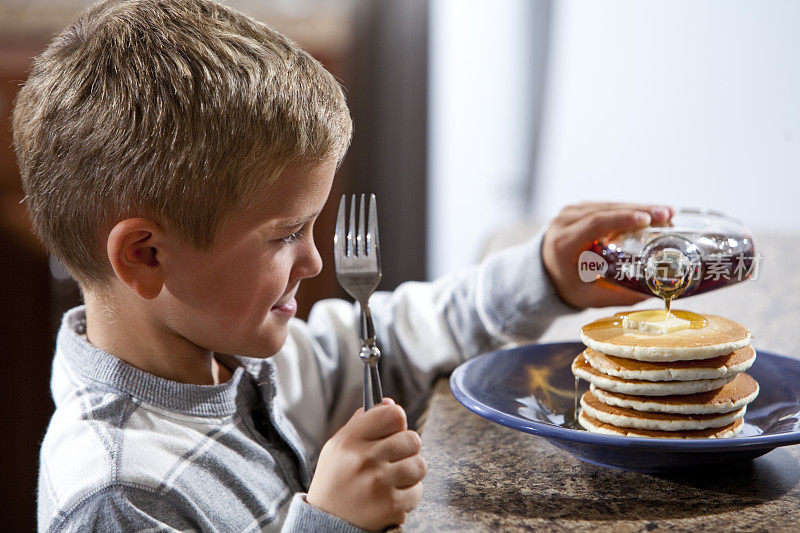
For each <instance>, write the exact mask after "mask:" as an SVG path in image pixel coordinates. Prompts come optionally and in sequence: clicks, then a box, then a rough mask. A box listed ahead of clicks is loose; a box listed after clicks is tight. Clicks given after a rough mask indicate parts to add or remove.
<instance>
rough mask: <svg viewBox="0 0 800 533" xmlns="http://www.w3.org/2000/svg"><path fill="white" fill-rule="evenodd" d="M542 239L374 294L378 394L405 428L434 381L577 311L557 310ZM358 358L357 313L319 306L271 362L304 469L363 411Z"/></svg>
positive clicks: (335, 303) (329, 303)
mask: <svg viewBox="0 0 800 533" xmlns="http://www.w3.org/2000/svg"><path fill="white" fill-rule="evenodd" d="M542 237H543V232H540V233H539V234H538V235H537V236H536V237H534V238H533V239H531V240H530V241H528V242H527V243H524V244H522V245H518V246H516V247H513V248H509V249H507V250H504V251H502V252H499V253H496V254H493V255H491V256H489V257H487V258H486V259H485V260H484V261H483V262H481V263H480V264H479V265H475V266H473V267H471V268H468V269H465V270H462V271H459V272H456V273H453V274H451V275H448V276H446V277H443V278H441V279H439V280H436V281H433V282H407V283H404V284H402V285H400V286H399V287H398V288H397V289H396V290H395V291H393V292H377V293H375V294H373V296H372V298H371V299H370V310H371V312H372V318H373V321H374V323H375V330H376V335H377V339H378V344H379V348H380V349H381V354H382V355H381V359H380V362H379V369H380V374H381V385H382V387H383V393H384V395H385V396H388V397H391V398H393V399H394V400H395V401H397V403H399V404H400V405H402V406H403V407H404V408H405V409H406V412H407V414H408V419H409V424H410V425H411V426H412V427H413V426H414V425H415V423H416V421H417V419H418V417H419V416H420V415H421V414H422V411H423V409H424V406H425V402H426V400H427V397H428V394H429V392H430V390H431V387H432V386H433V384H434V382H435V381H436V379H437V378H438V377H439V376H442V375H446V374H447V373H449V372H451V371H452V370H453V369H454V368H455V367H456V366H458V365H459V364H460V363H461V362H463V361H465V360H467V359H469V358H470V357H474V356H476V355H479V354H481V353H485V352H487V351H491V350H495V349H499V348H500V347H502V346H505V345H508V344H509V343H512V342H513V343H518V342H529V341H532V340H535V339H536V338H537V337H539V336H541V335H542V334H543V333H544V331H545V330H546V329H547V328H548V327H549V325H550V323H551V322H552V321H553V320H554V319H555V318H556V317H558V316H560V315H563V314H567V313H571V312H575V311H577V309H576V308H574V307H571V306H569V305H568V304H566V303H565V302H563V301H562V300H561V298H560V297H559V296H558V293H557V291H556V288H555V286H554V285H553V283H552V281H551V280H550V278H549V276H548V274H547V272H546V270H545V268H544V265H543V263H542V259H541V254H540V248H541V242H542ZM359 349H360V340H359V310H358V306H357V305H354V304H352V303H349V302H345V301H343V300H324V301H321V302H319V303H317V304H316V305H315V306H314V307H313V308H312V310H311V314H310V316H309V320H308V322H307V323H304V322H302V321H299V320H298V321H295V322H294V323H293V325H292V327H291V328H290V339H289V341H288V342H287V345H286V346H285V347H284V350H282V353H281V354H278V355H276V356H275V357H274V358H273V362H274V363H275V365H276V367H277V369H278V375H279V376H280V379H278V380H277V381H278V387H279V396H281V397H282V398H283V400H284V407H285V409H286V412H287V414H288V415H289V417H290V419H291V420H292V422H293V423H294V425H295V426H296V427H297V429H298V430H299V433H300V434H301V435H302V437H303V439H304V441H305V444H306V446H307V451H308V452H309V454H310V456H309V459H310V461H309V462H310V463H311V464H314V463H315V460H316V456H317V454H318V452H319V450H320V449H321V447H322V444H324V442H325V441H326V440H327V439H328V438H330V436H331V435H332V434H333V433H335V432H336V430H338V428H339V427H341V426H342V425H343V424H344V423H345V422H346V421H347V420H348V419H349V418H350V416H352V414H353V412H354V410H356V409H357V408H358V407H359V406H360V405H361V397H362V375H363V367H362V363H361V360H360V359H359V357H358V352H359Z"/></svg>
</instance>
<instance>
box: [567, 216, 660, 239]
mask: <svg viewBox="0 0 800 533" xmlns="http://www.w3.org/2000/svg"><path fill="white" fill-rule="evenodd" d="M651 220H652V217H651V216H650V213H646V212H644V211H634V210H630V209H615V210H612V211H599V212H594V213H592V214H591V215H588V216H586V217H584V218H583V219H582V220H580V221H578V222H576V223H575V224H573V225H572V226H571V227H570V229H569V236H568V239H569V240H570V241H572V242H571V244H572V245H573V247H580V248H583V247H584V246H587V245H588V244H589V243H591V242H592V241H594V240H595V239H597V238H599V237H600V236H602V235H605V234H607V233H610V232H612V231H627V230H632V229H636V228H643V227H645V226H649V225H650V222H651Z"/></svg>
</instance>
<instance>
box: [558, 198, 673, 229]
mask: <svg viewBox="0 0 800 533" xmlns="http://www.w3.org/2000/svg"><path fill="white" fill-rule="evenodd" d="M620 209H627V210H630V211H642V212H645V213H649V214H650V216H651V218H652V221H653V223H654V224H663V223H665V222H667V221H668V220H669V219H670V218H672V215H674V214H675V208H673V207H671V206H667V205H653V204H634V203H627V202H586V203H582V204H576V205H572V206H567V207H565V208H564V210H563V211H562V212H561V213H560V214H559V216H558V218H559V219H560V222H561V223H562V225H565V226H566V225H570V224H573V223H575V222H578V221H580V220H582V219H584V218H586V217H589V216H591V215H592V214H593V213H596V212H598V211H599V212H603V211H618V210H620Z"/></svg>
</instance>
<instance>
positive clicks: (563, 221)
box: [542, 202, 675, 307]
mask: <svg viewBox="0 0 800 533" xmlns="http://www.w3.org/2000/svg"><path fill="white" fill-rule="evenodd" d="M674 214H675V209H674V208H672V207H668V206H662V205H642V204H625V203H603V202H586V203H582V204H577V205H570V206H567V207H565V208H564V209H563V210H562V211H561V213H559V214H558V216H557V217H556V218H554V219H553V220H552V221H551V222H550V225H549V226H548V228H547V232H546V233H545V236H544V240H543V242H542V260H543V262H544V266H545V268H546V269H547V273H548V274H549V275H550V278H551V279H552V280H553V282H554V283H555V285H556V288H557V290H558V294H559V295H560V296H561V298H562V299H563V300H564V301H565V302H567V303H569V304H570V305H573V306H575V307H607V306H611V305H632V304H635V303H637V302H641V301H643V300H646V299H647V298H648V296H646V295H644V294H641V293H639V292H635V291H632V290H629V289H625V288H623V287H618V286H616V285H612V284H611V283H609V282H607V281H606V280H604V279H598V280H596V281H593V282H590V283H586V282H583V281H581V279H580V277H578V257H579V256H580V254H581V252H583V251H584V250H587V249H589V247H590V246H591V245H592V242H594V241H595V240H597V239H599V238H601V237H603V236H604V235H607V234H609V233H621V232H625V231H629V230H633V229H637V228H643V227H645V226H649V225H650V224H651V223H652V224H663V223H666V222H667V221H669V219H671V218H672V215H674Z"/></svg>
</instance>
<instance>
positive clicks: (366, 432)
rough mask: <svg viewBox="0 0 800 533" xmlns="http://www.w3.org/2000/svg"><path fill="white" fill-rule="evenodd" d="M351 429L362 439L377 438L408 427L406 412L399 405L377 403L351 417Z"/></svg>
mask: <svg viewBox="0 0 800 533" xmlns="http://www.w3.org/2000/svg"><path fill="white" fill-rule="evenodd" d="M352 423H353V430H354V431H355V432H356V433H357V434H358V436H359V437H360V438H362V439H364V440H379V439H382V438H384V437H388V436H389V435H392V434H394V433H397V432H398V431H405V430H406V429H408V422H407V421H406V412H405V411H404V410H403V408H402V407H400V406H399V405H377V406H375V407H373V408H372V409H370V410H369V411H366V412H364V413H361V414H360V415H359V416H357V417H354V418H353V419H352Z"/></svg>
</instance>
